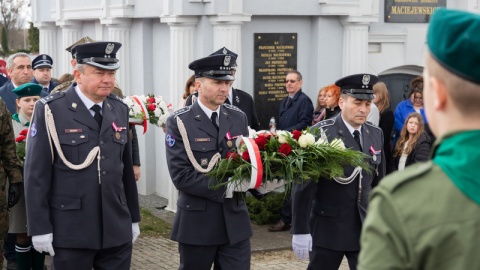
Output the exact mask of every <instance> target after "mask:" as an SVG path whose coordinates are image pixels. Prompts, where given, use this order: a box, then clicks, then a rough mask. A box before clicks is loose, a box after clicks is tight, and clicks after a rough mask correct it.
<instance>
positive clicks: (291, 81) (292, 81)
mask: <svg viewBox="0 0 480 270" xmlns="http://www.w3.org/2000/svg"><path fill="white" fill-rule="evenodd" d="M296 82H297V81H295V80H285V83H296Z"/></svg>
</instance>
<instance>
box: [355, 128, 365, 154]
mask: <svg viewBox="0 0 480 270" xmlns="http://www.w3.org/2000/svg"><path fill="white" fill-rule="evenodd" d="M353 139H354V140H355V142H357V144H358V147H360V151H363V150H362V144H361V143H360V132H359V131H358V130H355V131H354V132H353Z"/></svg>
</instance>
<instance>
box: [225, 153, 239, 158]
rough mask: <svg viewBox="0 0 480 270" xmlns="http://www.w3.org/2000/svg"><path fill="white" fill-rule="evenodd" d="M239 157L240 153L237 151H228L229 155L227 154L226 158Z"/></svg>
mask: <svg viewBox="0 0 480 270" xmlns="http://www.w3.org/2000/svg"><path fill="white" fill-rule="evenodd" d="M239 157H240V155H239V154H237V152H227V155H226V156H225V158H226V159H236V158H239Z"/></svg>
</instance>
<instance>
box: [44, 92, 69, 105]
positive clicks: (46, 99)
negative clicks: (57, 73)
mask: <svg viewBox="0 0 480 270" xmlns="http://www.w3.org/2000/svg"><path fill="white" fill-rule="evenodd" d="M64 96H65V93H64V92H56V93H55V94H51V95H48V96H46V97H43V98H41V99H40V101H41V102H42V103H43V104H47V103H49V102H52V101H54V100H57V99H59V98H63V97H64Z"/></svg>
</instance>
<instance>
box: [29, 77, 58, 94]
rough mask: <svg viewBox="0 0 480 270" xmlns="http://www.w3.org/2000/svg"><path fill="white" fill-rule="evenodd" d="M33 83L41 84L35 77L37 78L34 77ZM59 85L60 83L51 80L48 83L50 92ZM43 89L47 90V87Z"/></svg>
mask: <svg viewBox="0 0 480 270" xmlns="http://www.w3.org/2000/svg"><path fill="white" fill-rule="evenodd" d="M32 83H36V84H40V83H39V82H38V81H37V79H35V78H33V80H32ZM57 85H58V83H56V82H54V81H52V80H50V83H49V84H48V93H50V92H52V90H53V89H54V88H55V87H57ZM42 87H43V85H42ZM43 91H45V88H44V89H43ZM45 92H47V91H45Z"/></svg>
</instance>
